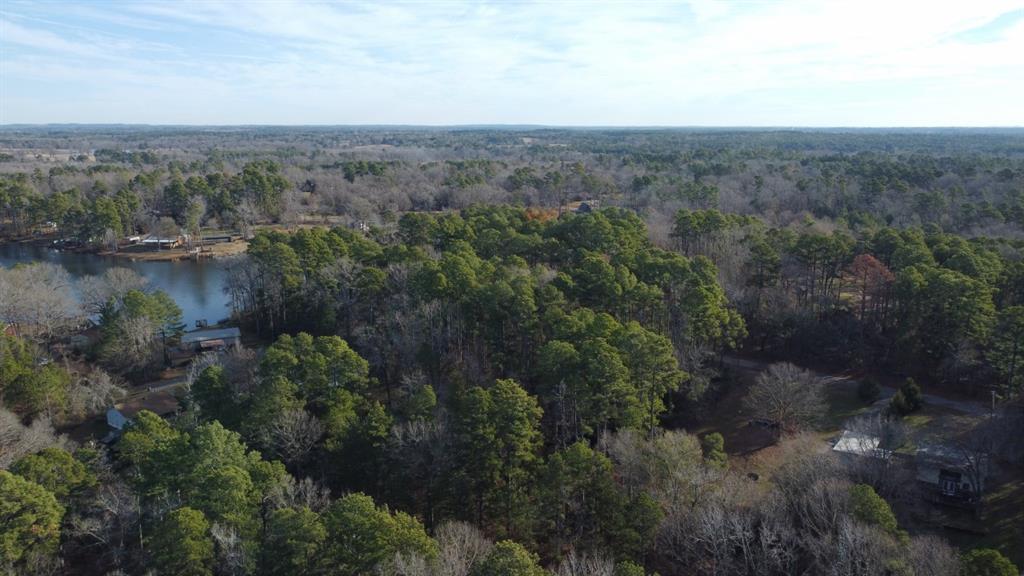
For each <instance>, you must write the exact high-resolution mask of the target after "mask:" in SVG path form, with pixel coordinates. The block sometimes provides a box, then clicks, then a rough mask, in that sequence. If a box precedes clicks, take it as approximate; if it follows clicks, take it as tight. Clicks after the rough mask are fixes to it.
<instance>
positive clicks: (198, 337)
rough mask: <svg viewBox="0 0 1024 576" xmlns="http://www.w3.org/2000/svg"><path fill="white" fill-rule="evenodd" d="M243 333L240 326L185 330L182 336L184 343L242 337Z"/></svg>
mask: <svg viewBox="0 0 1024 576" xmlns="http://www.w3.org/2000/svg"><path fill="white" fill-rule="evenodd" d="M241 337H242V333H241V332H240V331H239V330H238V328H233V327H232V328H211V329H209V330H195V331H193V332H185V333H184V334H182V336H181V343H182V344H196V343H199V342H205V341H207V340H225V339H228V338H241Z"/></svg>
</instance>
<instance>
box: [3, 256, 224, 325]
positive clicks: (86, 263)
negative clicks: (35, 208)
mask: <svg viewBox="0 0 1024 576" xmlns="http://www.w3.org/2000/svg"><path fill="white" fill-rule="evenodd" d="M30 262H51V263H53V264H58V265H60V266H63V267H64V269H65V270H67V271H68V273H69V274H71V276H72V277H74V278H81V277H82V276H95V275H99V274H103V272H104V271H106V270H107V269H108V268H116V267H122V268H129V269H131V270H134V271H135V272H138V273H139V275H141V276H143V277H145V278H146V279H147V280H149V285H150V286H151V287H153V288H159V289H160V290H163V291H164V292H167V294H168V295H169V296H170V297H171V298H174V301H175V302H177V303H178V306H180V307H181V313H182V321H183V322H185V325H186V326H187V328H188V329H189V330H191V329H193V328H194V327H195V325H196V320H207V321H209V323H210V324H213V323H214V322H217V321H218V320H222V319H224V318H227V317H228V316H229V315H230V313H231V311H230V308H229V304H230V302H229V301H228V297H227V295H226V294H224V291H223V290H222V288H223V286H224V277H225V274H226V273H225V271H224V268H223V266H222V265H221V264H219V263H218V262H217V261H215V260H201V261H198V262H196V261H192V260H181V261H175V262H145V261H135V262H133V261H131V260H128V259H126V258H115V257H113V256H99V255H96V254H78V253H75V252H62V251H58V250H52V249H50V248H47V247H45V246H30V245H27V244H9V243H0V266H2V267H4V268H9V267H11V266H14V265H15V264H19V263H25V264H27V263H30Z"/></svg>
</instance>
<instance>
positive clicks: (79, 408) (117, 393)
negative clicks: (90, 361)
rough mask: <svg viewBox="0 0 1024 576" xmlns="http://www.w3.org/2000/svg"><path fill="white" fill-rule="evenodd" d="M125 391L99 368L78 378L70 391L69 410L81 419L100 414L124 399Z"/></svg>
mask: <svg viewBox="0 0 1024 576" xmlns="http://www.w3.org/2000/svg"><path fill="white" fill-rule="evenodd" d="M124 395H125V390H124V388H122V387H121V386H119V385H118V384H117V383H115V382H114V380H113V379H112V378H111V377H110V375H109V374H107V373H106V372H104V371H103V370H101V369H99V368H94V369H93V370H92V371H91V372H89V373H88V374H86V375H84V376H82V377H80V378H78V379H77V380H76V381H75V382H74V383H72V385H71V389H70V390H69V391H68V400H69V407H68V410H69V411H70V412H71V414H74V415H76V416H78V417H80V418H82V417H86V416H91V415H93V414H99V413H100V412H102V411H103V410H105V409H106V408H109V407H110V406H112V405H113V404H114V403H115V402H117V400H119V399H121V398H123V397H124Z"/></svg>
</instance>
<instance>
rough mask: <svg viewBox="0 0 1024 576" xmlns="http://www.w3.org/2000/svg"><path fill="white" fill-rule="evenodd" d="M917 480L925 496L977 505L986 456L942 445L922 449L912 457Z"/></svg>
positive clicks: (983, 480) (983, 483) (985, 473)
mask: <svg viewBox="0 0 1024 576" xmlns="http://www.w3.org/2000/svg"><path fill="white" fill-rule="evenodd" d="M914 463H915V465H916V467H917V481H918V484H920V485H921V488H922V489H923V490H924V493H925V495H926V496H928V497H931V498H932V499H934V500H938V501H940V502H947V503H964V504H970V503H974V502H977V501H978V500H979V499H980V497H981V494H982V492H983V491H984V489H985V480H986V478H987V477H988V472H989V470H988V457H987V456H986V455H984V454H981V453H978V452H973V451H970V450H961V449H958V448H952V447H949V446H942V445H931V446H922V447H921V448H918V450H917V452H916V453H915V454H914Z"/></svg>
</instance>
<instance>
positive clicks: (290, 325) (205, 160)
mask: <svg viewBox="0 0 1024 576" xmlns="http://www.w3.org/2000/svg"><path fill="white" fill-rule="evenodd" d="M0 152H2V155H0V227H2V231H0V234H2V237H3V239H4V240H3V241H11V242H14V241H21V242H34V241H35V242H38V241H46V242H52V241H54V240H56V241H64V242H67V241H74V245H75V247H76V249H78V250H83V251H88V250H93V249H96V250H98V249H101V248H103V247H106V246H109V245H110V244H111V243H113V244H114V245H115V246H116V245H117V243H118V239H120V238H123V237H126V236H132V235H137V234H144V233H153V234H158V235H160V234H166V233H167V232H168V231H170V232H175V233H177V232H184V233H186V234H192V235H195V236H199V235H201V234H202V233H203V230H213V229H216V230H234V231H239V232H240V233H241V234H242V235H243V236H245V237H246V238H247V241H248V248H247V251H246V253H245V254H244V255H242V256H239V257H232V258H230V259H227V260H224V261H222V262H220V263H219V265H222V266H224V267H225V269H226V270H227V281H226V284H225V286H224V287H223V289H224V291H225V292H226V293H227V294H228V295H229V297H230V300H231V308H232V322H233V323H234V324H235V325H237V326H239V327H241V328H242V331H243V333H244V334H245V335H246V339H247V342H249V343H250V344H249V345H247V346H246V347H244V348H241V349H236V350H232V351H230V352H225V353H220V354H205V355H202V356H199V357H197V358H196V359H195V360H194V361H193V362H192V363H191V365H190V366H189V367H188V370H187V372H188V375H187V385H186V386H184V387H183V388H182V389H181V390H180V393H179V394H178V396H179V398H178V401H179V405H178V408H177V410H175V412H174V414H172V415H170V416H168V417H166V418H164V417H161V416H159V415H157V414H155V413H153V412H149V411H142V412H140V413H138V414H137V415H135V416H134V418H133V420H132V422H131V423H130V424H129V425H128V426H127V427H126V428H125V430H124V433H123V435H122V436H121V437H120V439H119V440H118V441H117V442H116V443H113V444H111V445H109V446H108V445H107V444H103V443H98V442H95V441H89V440H77V441H72V440H71V439H70V438H69V436H68V434H67V432H68V431H69V430H72V429H76V426H79V425H81V424H82V423H83V422H87V421H89V420H90V419H95V418H96V417H97V416H102V414H103V413H104V411H105V410H106V408H107V407H109V406H112V405H114V404H115V403H116V402H118V401H119V400H120V399H122V398H123V397H124V395H125V389H126V388H133V387H138V386H140V385H143V384H144V383H146V382H148V380H149V379H150V378H151V377H152V376H153V374H155V373H156V372H158V371H159V370H160V369H161V368H162V367H163V366H164V365H165V364H166V363H167V362H168V358H167V352H166V349H167V343H168V341H174V340H175V339H176V338H177V337H179V336H180V334H181V333H182V330H183V326H182V325H181V311H180V309H179V308H178V307H177V305H176V304H175V303H174V302H173V300H171V299H170V298H169V297H167V295H166V294H165V293H163V292H161V291H160V290H157V289H155V288H154V287H150V286H148V285H147V283H146V281H145V279H143V278H140V277H138V276H136V275H134V274H132V273H129V272H127V271H125V270H119V269H114V270H112V271H110V272H108V273H107V274H106V275H105V276H103V277H90V278H86V279H81V280H77V281H73V280H71V279H70V278H69V277H68V276H67V274H66V272H64V271H62V270H61V269H59V268H57V267H55V266H52V265H48V264H31V265H27V266H25V265H23V266H18V267H14V268H10V269H3V268H0V328H5V327H7V328H9V329H8V330H7V331H6V332H4V334H2V335H0V440H2V441H0V571H3V570H6V571H7V572H9V573H11V574H69V575H79V574H81V575H94V574H96V575H102V574H147V573H156V574H174V575H207V574H210V575H213V574H216V575H218V576H220V575H224V576H227V575H231V576H234V575H284V574H325V575H326V574H330V575H353V576H355V575H364V574H382V575H392V576H399V575H402V576H426V575H445V576H484V575H499V576H501V575H509V576H513V575H515V576H519V575H523V576H532V575H537V576H542V575H545V574H550V575H558V576H589V575H593V576H642V575H653V574H660V575H661V576H672V575H683V574H686V575H690V574H698V575H716V576H717V575H732V574H747V575H772V574H778V575H786V574H835V575H851V576H852V575H880V576H881V575H915V576H945V575H949V576H954V575H959V574H1007V575H1008V574H1016V573H1017V570H1016V568H1015V567H1014V566H1013V564H1012V562H1011V560H1010V559H1008V557H1014V558H1017V559H1019V558H1020V548H1017V547H1015V546H963V545H961V544H960V543H959V542H958V541H955V540H949V539H948V538H947V536H948V534H946V533H944V532H943V531H942V530H941V529H936V528H934V527H933V526H932V527H929V526H926V525H925V524H924V523H922V522H921V521H920V518H919V516H918V515H914V514H911V513H908V512H907V510H908V509H909V508H910V506H911V504H910V503H912V502H916V498H917V496H916V495H915V494H914V493H913V490H911V488H910V487H911V486H912V485H913V484H914V480H913V478H907V477H905V476H903V475H902V474H903V472H902V470H901V469H897V468H895V467H892V468H890V467H888V465H885V466H883V467H881V468H879V467H878V466H877V465H876V464H875V463H873V462H870V461H868V460H867V459H860V460H849V459H842V458H838V457H836V456H835V455H833V454H832V451H831V450H830V447H829V445H828V444H827V443H826V442H825V441H824V440H823V439H822V437H821V434H820V433H819V432H818V430H819V425H820V424H821V422H822V421H823V420H825V419H826V417H827V413H828V411H829V408H828V406H827V403H828V402H829V399H828V398H827V397H826V395H825V390H824V388H823V384H822V383H821V381H820V379H819V378H817V377H815V376H814V375H813V374H811V373H810V372H808V371H806V370H804V369H802V368H799V367H798V365H803V366H814V367H816V368H821V369H823V370H832V371H837V372H838V371H856V372H857V373H858V374H864V375H866V377H865V378H864V380H863V382H867V383H869V384H871V383H873V382H874V381H873V380H871V378H880V379H885V378H890V379H897V380H899V381H900V382H903V381H906V383H904V384H903V385H902V387H901V388H900V389H899V390H898V391H897V392H896V394H895V395H893V398H892V400H891V402H889V404H888V405H887V406H888V407H887V408H886V409H885V410H884V411H883V412H882V413H880V414H878V415H877V416H874V417H865V418H862V419H860V420H856V421H852V420H851V424H850V426H852V427H855V428H857V430H860V431H862V432H863V431H868V430H869V431H870V432H871V433H872V434H875V435H877V436H879V437H882V438H883V440H889V439H891V438H894V437H896V436H899V435H902V434H904V432H903V430H904V429H905V428H906V427H908V426H910V425H911V424H908V423H907V422H906V419H904V418H903V417H904V416H906V415H908V414H910V413H912V412H915V411H918V410H919V409H920V407H921V405H922V403H923V402H924V401H923V400H922V394H940V395H946V396H949V397H951V398H955V399H957V401H961V400H962V401H964V402H979V401H980V402H984V403H985V406H988V405H989V404H991V412H992V415H991V416H988V417H987V418H984V419H982V421H981V423H980V424H979V425H978V426H977V428H975V429H974V430H973V431H972V432H971V438H968V439H966V440H964V442H965V443H964V446H967V445H968V444H969V446H970V449H971V450H972V451H973V452H971V453H972V454H975V453H976V454H981V453H982V451H983V453H984V457H985V458H986V459H987V461H991V462H993V463H997V464H998V465H999V467H1000V470H1003V469H1005V470H1009V471H1010V472H1007V473H1006V474H1007V475H1009V476H1011V477H1013V476H1014V474H1018V471H1019V470H1020V469H1021V465H1022V464H1024V443H1022V442H1020V440H1019V438H1021V433H1022V432H1024V417H1022V411H1021V408H1020V406H1021V391H1022V385H1024V366H1022V364H1024V132H1022V131H1020V130H992V131H984V130H976V131H975V130H935V131H911V130H897V131H875V130H861V131H838V130H821V131H777V130H755V131H733V130H708V131H695V130H643V131H640V130H598V129H594V130H563V129H539V128H533V127H522V128H505V129H497V128H485V127H481V128H472V129H469V128H467V129H462V130H451V129H412V128H410V129H395V128H380V129H374V128H362V129H343V128H295V129H286V128H238V129H227V128H224V129H217V128H210V129H200V128H195V129H192V128H153V129H138V128H127V127H116V126H111V127H91V128H84V127H60V126H55V127H46V128H19V127H12V126H8V127H4V128H2V129H0ZM86 333H88V334H90V338H91V342H92V343H91V344H90V345H88V346H86V347H85V348H84V349H80V350H77V351H75V352H69V351H68V349H69V346H68V344H67V343H68V342H69V340H70V339H73V338H74V337H75V336H76V335H81V334H86ZM737 356H742V357H743V358H748V359H756V360H757V361H759V362H760V361H763V362H765V363H766V364H769V363H770V366H769V367H768V368H767V369H765V370H763V371H761V372H759V373H758V375H757V376H756V378H755V379H753V382H752V383H745V384H742V385H743V386H749V391H747V392H745V397H744V407H745V409H746V410H748V411H749V413H750V414H751V415H754V416H756V418H755V419H756V420H757V421H758V422H760V423H761V424H762V425H764V426H766V427H767V428H768V429H769V430H770V431H771V434H772V435H773V438H772V441H771V443H770V444H771V445H770V446H769V447H767V448H766V450H765V451H763V452H762V454H770V457H771V460H772V463H771V466H770V472H769V473H767V474H763V473H756V472H755V471H754V468H752V467H751V465H750V460H749V458H748V457H747V456H748V455H742V456H741V455H738V454H737V453H736V452H735V451H734V447H732V446H728V445H726V444H725V441H724V439H723V436H722V435H721V434H719V433H717V432H707V431H704V429H703V426H705V425H706V424H707V419H708V418H709V414H720V410H722V408H721V407H722V406H723V403H725V402H726V401H727V399H728V398H730V397H731V395H735V394H737V391H738V390H741V381H742V378H741V376H739V375H738V374H737V373H736V372H735V369H734V365H733V364H730V363H729V361H728V360H729V359H731V358H735V357H737ZM750 361H753V360H750ZM874 385H875V387H876V389H875V390H872V389H871V386H870V385H867V384H866V385H864V386H862V387H861V388H863V391H862V392H861V393H862V395H863V398H865V399H869V400H868V401H869V403H870V402H873V401H876V400H877V399H878V390H877V386H878V385H877V384H874ZM892 446H893V450H894V451H895V450H896V448H897V446H906V444H905V443H898V442H894V443H893V445H892ZM766 457H767V456H766ZM757 470H764V469H763V468H757ZM1016 480H1017V482H1024V477H1021V476H1020V475H1019V474H1018V475H1017V476H1016ZM1016 521H1017V522H1018V523H1019V521H1020V519H1019V518H1017V520H1016ZM1000 529H1002V528H1000ZM1012 529H1013V530H1017V531H1018V532H1014V533H1013V534H1011V535H1009V536H1007V538H1009V539H1010V540H1011V541H1014V542H1016V543H1017V545H1019V546H1024V541H1022V540H1020V537H1019V535H1020V533H1021V532H1020V531H1022V530H1024V526H1020V525H1019V524H1018V525H1017V526H1015V527H1013V528H1012ZM1014 534H1015V535H1014ZM1013 539H1016V540H1013ZM996 548H999V549H996ZM1018 561H1019V560H1018Z"/></svg>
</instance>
